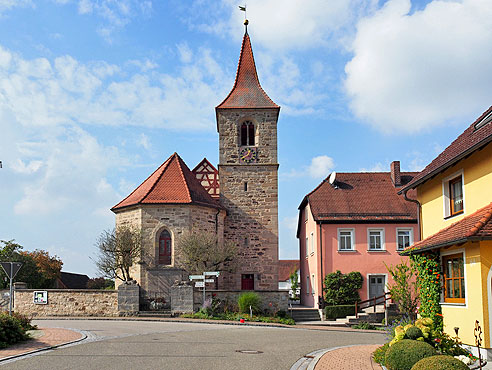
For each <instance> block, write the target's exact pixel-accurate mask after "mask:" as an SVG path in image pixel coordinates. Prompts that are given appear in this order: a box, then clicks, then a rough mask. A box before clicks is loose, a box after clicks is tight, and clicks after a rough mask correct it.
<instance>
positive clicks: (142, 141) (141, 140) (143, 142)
mask: <svg viewBox="0 0 492 370" xmlns="http://www.w3.org/2000/svg"><path fill="white" fill-rule="evenodd" d="M137 145H138V146H141V147H142V148H144V149H145V150H149V149H150V147H151V144H150V140H149V137H148V136H147V135H145V134H144V133H141V134H140V136H139V137H138V139H137Z"/></svg>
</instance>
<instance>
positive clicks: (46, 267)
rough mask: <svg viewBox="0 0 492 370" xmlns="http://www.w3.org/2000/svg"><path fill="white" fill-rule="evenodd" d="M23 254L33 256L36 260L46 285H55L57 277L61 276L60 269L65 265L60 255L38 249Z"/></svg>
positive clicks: (22, 253)
mask: <svg viewBox="0 0 492 370" xmlns="http://www.w3.org/2000/svg"><path fill="white" fill-rule="evenodd" d="M20 254H21V255H24V256H29V257H31V258H32V259H33V260H34V262H36V266H37V267H38V270H39V271H40V272H41V275H43V278H44V282H43V284H42V285H43V286H44V287H53V286H54V284H55V282H56V279H57V278H59V277H60V271H61V269H62V266H63V262H62V260H61V259H60V258H58V256H56V255H54V256H50V254H49V253H48V252H47V251H44V250H41V249H36V250H35V251H33V252H20Z"/></svg>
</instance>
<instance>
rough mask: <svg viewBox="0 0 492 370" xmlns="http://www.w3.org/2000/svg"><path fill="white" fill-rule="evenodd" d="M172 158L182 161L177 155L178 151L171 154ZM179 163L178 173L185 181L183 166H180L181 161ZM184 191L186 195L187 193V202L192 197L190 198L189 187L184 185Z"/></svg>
mask: <svg viewBox="0 0 492 370" xmlns="http://www.w3.org/2000/svg"><path fill="white" fill-rule="evenodd" d="M173 158H177V160H178V162H180V160H181V161H183V160H182V159H181V157H180V156H179V155H178V153H176V152H174V154H173ZM179 164H180V165H179V166H178V168H179V173H180V174H181V177H182V178H183V181H184V182H185V183H186V182H187V181H186V178H185V175H184V173H183V167H182V166H181V163H179ZM186 193H187V195H188V202H191V201H192V199H191V194H190V188H189V187H188V186H186Z"/></svg>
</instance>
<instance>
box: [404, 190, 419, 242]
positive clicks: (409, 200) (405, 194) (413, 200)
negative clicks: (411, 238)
mask: <svg viewBox="0 0 492 370" xmlns="http://www.w3.org/2000/svg"><path fill="white" fill-rule="evenodd" d="M407 192H408V190H406V191H405V192H403V197H404V198H405V200H406V201H408V202H412V203H415V204H417V225H418V229H419V240H422V229H421V228H422V225H421V224H420V210H421V209H422V206H421V204H420V202H419V201H418V200H417V199H410V198H408V197H407Z"/></svg>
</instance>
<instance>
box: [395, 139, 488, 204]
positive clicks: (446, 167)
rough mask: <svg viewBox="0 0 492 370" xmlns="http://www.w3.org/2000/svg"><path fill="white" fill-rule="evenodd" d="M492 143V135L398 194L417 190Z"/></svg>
mask: <svg viewBox="0 0 492 370" xmlns="http://www.w3.org/2000/svg"><path fill="white" fill-rule="evenodd" d="M491 141H492V135H490V136H488V137H487V138H485V139H484V140H482V141H480V142H479V143H478V144H475V145H474V146H472V147H471V148H469V149H467V150H465V151H464V152H463V153H461V154H459V155H457V156H456V157H454V158H453V159H452V160H450V161H449V162H446V163H445V164H443V165H442V166H439V167H438V168H436V169H435V170H434V171H432V172H430V173H429V174H427V175H426V176H424V177H422V178H421V179H418V180H417V181H415V182H414V183H412V184H410V186H406V187H404V188H403V189H400V191H399V192H398V194H402V193H403V192H406V191H408V190H410V189H415V188H416V187H417V186H418V185H420V184H422V183H424V182H426V181H427V180H429V179H431V178H432V177H434V176H435V175H437V174H438V173H440V172H442V171H444V170H446V169H448V168H449V167H451V166H452V165H454V164H456V163H457V162H459V161H461V160H462V159H463V158H466V157H468V156H469V155H470V154H471V153H473V152H474V151H476V150H479V149H482V148H483V147H484V146H485V145H487V144H488V143H490V142H491Z"/></svg>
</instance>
